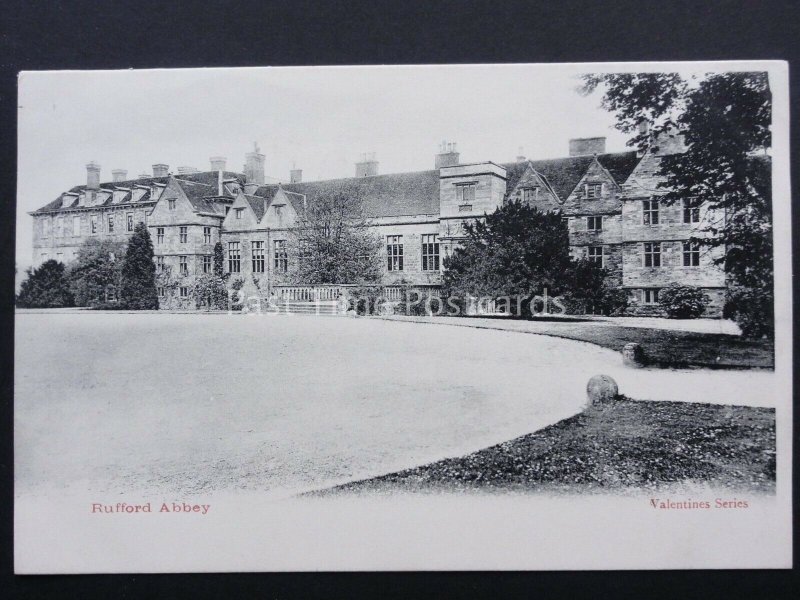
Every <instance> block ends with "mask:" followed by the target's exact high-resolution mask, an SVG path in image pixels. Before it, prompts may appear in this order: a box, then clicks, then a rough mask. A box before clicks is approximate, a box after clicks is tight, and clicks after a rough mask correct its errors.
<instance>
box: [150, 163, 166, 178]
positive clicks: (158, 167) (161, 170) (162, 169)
mask: <svg viewBox="0 0 800 600" xmlns="http://www.w3.org/2000/svg"><path fill="white" fill-rule="evenodd" d="M167 175H169V165H165V164H162V163H158V164H155V165H153V177H166V176H167Z"/></svg>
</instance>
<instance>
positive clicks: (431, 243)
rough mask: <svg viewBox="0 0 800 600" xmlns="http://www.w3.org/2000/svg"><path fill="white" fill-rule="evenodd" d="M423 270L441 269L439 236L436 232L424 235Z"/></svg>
mask: <svg viewBox="0 0 800 600" xmlns="http://www.w3.org/2000/svg"><path fill="white" fill-rule="evenodd" d="M422 270H423V271H438V270H439V236H438V235H436V234H435V233H431V234H424V235H423V236H422Z"/></svg>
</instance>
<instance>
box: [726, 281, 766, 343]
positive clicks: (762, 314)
mask: <svg viewBox="0 0 800 600" xmlns="http://www.w3.org/2000/svg"><path fill="white" fill-rule="evenodd" d="M774 310H775V309H774V297H773V294H772V291H771V290H769V289H767V290H754V289H753V288H745V287H732V288H730V289H729V290H728V292H727V295H726V302H725V309H724V311H723V316H725V317H728V318H732V319H733V320H735V321H736V324H737V325H738V326H739V329H741V330H742V335H743V336H745V337H748V338H769V339H772V338H773V337H774V335H775V313H774Z"/></svg>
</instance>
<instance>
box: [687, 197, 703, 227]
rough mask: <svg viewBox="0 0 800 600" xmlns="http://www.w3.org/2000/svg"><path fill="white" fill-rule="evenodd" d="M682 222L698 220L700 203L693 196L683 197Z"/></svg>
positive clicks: (697, 221)
mask: <svg viewBox="0 0 800 600" xmlns="http://www.w3.org/2000/svg"><path fill="white" fill-rule="evenodd" d="M683 222H684V223H699V222H700V203H699V202H698V201H697V200H696V199H695V198H684V200H683Z"/></svg>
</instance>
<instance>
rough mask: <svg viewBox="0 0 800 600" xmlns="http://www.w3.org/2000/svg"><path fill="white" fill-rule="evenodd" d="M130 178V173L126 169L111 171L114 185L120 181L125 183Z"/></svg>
mask: <svg viewBox="0 0 800 600" xmlns="http://www.w3.org/2000/svg"><path fill="white" fill-rule="evenodd" d="M127 178H128V171H126V170H125V169H114V170H113V171H111V181H113V182H114V183H119V182H120V181H125V180H126V179H127Z"/></svg>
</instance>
